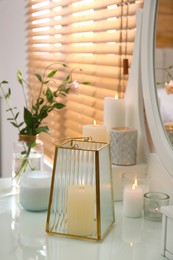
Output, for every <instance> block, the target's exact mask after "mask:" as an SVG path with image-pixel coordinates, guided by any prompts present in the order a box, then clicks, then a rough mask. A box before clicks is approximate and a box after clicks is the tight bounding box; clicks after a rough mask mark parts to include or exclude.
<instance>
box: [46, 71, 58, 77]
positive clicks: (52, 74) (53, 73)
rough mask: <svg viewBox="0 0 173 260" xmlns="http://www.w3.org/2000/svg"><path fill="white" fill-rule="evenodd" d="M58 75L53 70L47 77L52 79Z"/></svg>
mask: <svg viewBox="0 0 173 260" xmlns="http://www.w3.org/2000/svg"><path fill="white" fill-rule="evenodd" d="M56 73H57V70H52V71H51V72H50V73H49V74H48V75H47V77H48V78H52V77H53V76H54V75H55V74H56Z"/></svg>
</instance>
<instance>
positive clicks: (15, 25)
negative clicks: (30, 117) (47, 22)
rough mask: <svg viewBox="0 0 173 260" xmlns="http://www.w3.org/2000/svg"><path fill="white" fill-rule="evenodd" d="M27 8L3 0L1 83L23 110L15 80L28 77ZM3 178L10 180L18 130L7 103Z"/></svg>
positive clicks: (14, 0)
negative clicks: (6, 84)
mask: <svg viewBox="0 0 173 260" xmlns="http://www.w3.org/2000/svg"><path fill="white" fill-rule="evenodd" d="M25 4H26V1H23V0H0V81H2V80H7V81H8V82H9V83H10V87H11V89H12V93H13V97H14V98H13V102H14V105H16V106H18V107H19V109H20V110H21V109H22V100H23V98H22V93H21V91H20V86H19V84H18V83H17V80H16V72H17V70H18V69H20V70H21V71H22V72H23V75H24V76H25V75H26V53H25V50H26V47H25V35H26V33H25V27H26V24H25V20H26V17H25V12H26V9H25ZM0 112H1V117H2V120H1V122H0V124H1V140H0V148H1V150H0V157H1V176H3V177H6V176H11V161H12V160H11V158H12V150H13V141H14V140H17V139H18V134H17V131H16V129H15V128H14V127H13V126H11V125H10V123H9V122H7V120H6V118H7V113H6V112H5V102H4V101H3V100H2V108H1V111H0Z"/></svg>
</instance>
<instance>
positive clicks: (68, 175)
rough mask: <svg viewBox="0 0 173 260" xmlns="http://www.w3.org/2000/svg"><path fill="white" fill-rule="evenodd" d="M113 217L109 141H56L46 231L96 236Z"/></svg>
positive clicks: (108, 228)
mask: <svg viewBox="0 0 173 260" xmlns="http://www.w3.org/2000/svg"><path fill="white" fill-rule="evenodd" d="M114 221H115V217H114V204H113V190H112V171H111V157H110V147H109V144H106V143H103V142H94V141H90V140H89V138H84V139H80V138H79V139H77V138H76V139H68V140H64V141H62V142H60V143H56V147H55V159H54V168H53V175H52V183H51V190H50V198H49V207H48V213H47V221H46V231H47V232H48V233H49V234H57V235H63V236H69V237H74V238H84V239H91V240H100V239H102V238H103V237H104V236H105V235H106V234H107V232H108V231H109V230H110V228H111V226H112V224H113V223H114Z"/></svg>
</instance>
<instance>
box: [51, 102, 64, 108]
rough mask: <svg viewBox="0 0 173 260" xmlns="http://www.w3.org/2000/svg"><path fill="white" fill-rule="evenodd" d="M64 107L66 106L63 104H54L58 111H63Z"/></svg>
mask: <svg viewBox="0 0 173 260" xmlns="http://www.w3.org/2000/svg"><path fill="white" fill-rule="evenodd" d="M63 107H65V105H64V104H62V103H55V104H53V108H56V109H61V108H63Z"/></svg>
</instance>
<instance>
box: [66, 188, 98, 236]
mask: <svg viewBox="0 0 173 260" xmlns="http://www.w3.org/2000/svg"><path fill="white" fill-rule="evenodd" d="M94 194H95V192H94V188H93V187H92V186H91V185H70V186H69V187H68V202H67V232H68V234H72V235H77V236H87V235H92V234H93V231H94V211H95V210H94V201H95V200H94V198H95V196H94Z"/></svg>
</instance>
